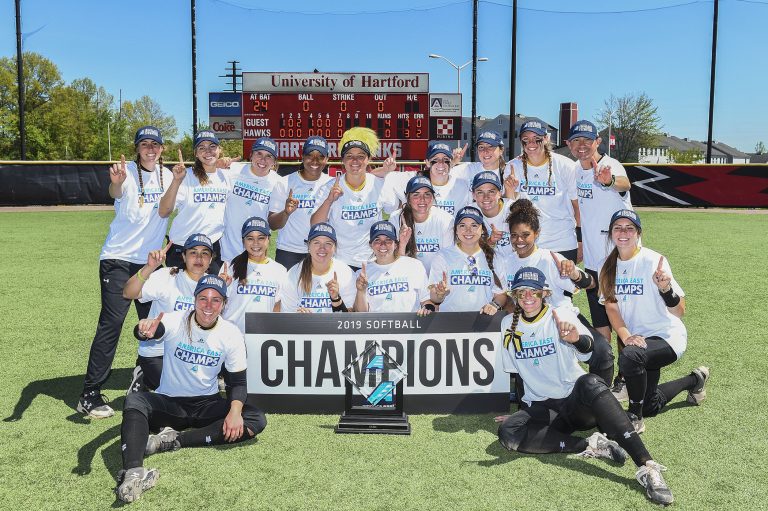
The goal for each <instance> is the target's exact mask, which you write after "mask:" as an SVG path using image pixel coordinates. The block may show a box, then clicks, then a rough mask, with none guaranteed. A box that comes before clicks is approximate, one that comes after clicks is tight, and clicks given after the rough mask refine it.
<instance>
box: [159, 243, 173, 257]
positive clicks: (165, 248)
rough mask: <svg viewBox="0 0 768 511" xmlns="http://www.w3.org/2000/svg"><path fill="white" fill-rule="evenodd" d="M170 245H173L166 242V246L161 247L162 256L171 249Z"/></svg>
mask: <svg viewBox="0 0 768 511" xmlns="http://www.w3.org/2000/svg"><path fill="white" fill-rule="evenodd" d="M171 245H173V242H172V241H170V240H168V244H167V245H166V246H165V247H163V250H162V252H163V255H165V254H167V253H168V251H169V250H170V249H171Z"/></svg>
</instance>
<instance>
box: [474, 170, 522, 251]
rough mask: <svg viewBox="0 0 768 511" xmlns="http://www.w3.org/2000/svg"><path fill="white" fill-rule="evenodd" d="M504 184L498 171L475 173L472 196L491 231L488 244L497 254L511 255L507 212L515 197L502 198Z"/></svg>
mask: <svg viewBox="0 0 768 511" xmlns="http://www.w3.org/2000/svg"><path fill="white" fill-rule="evenodd" d="M501 192H502V186H501V181H500V180H499V176H498V174H497V173H496V172H490V171H487V170H484V171H482V172H480V173H478V174H475V177H474V179H473V180H472V198H473V199H474V200H475V204H474V206H475V207H477V209H479V210H480V212H481V213H482V214H483V223H485V228H486V229H487V230H488V232H489V236H488V244H489V245H491V246H492V247H493V249H494V251H495V252H496V254H497V255H500V256H503V255H509V254H510V253H511V252H512V247H510V245H509V227H508V226H507V214H508V213H509V206H510V205H511V204H512V202H513V199H506V198H502V195H501Z"/></svg>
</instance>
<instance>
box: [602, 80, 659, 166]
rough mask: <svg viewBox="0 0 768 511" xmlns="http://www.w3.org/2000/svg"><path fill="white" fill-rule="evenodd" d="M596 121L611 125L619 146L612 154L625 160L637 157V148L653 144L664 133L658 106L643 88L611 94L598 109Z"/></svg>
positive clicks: (630, 160) (652, 145)
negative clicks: (633, 92) (642, 90)
mask: <svg viewBox="0 0 768 511" xmlns="http://www.w3.org/2000/svg"><path fill="white" fill-rule="evenodd" d="M597 123H598V125H599V127H600V129H601V130H604V129H608V126H609V125H610V126H611V132H612V134H613V135H615V136H616V148H615V149H614V150H612V151H611V156H613V157H614V158H616V159H617V160H619V161H622V162H632V161H637V159H638V149H640V148H641V147H654V146H655V145H656V144H657V139H658V137H659V135H661V118H660V117H659V116H658V114H657V107H656V106H654V104H653V100H652V99H651V98H650V97H648V95H646V94H645V93H644V92H643V93H641V94H626V95H624V96H622V97H619V98H617V97H615V96H613V95H611V97H610V98H608V99H607V100H605V102H604V104H603V109H602V110H601V111H600V112H599V113H598V116H597Z"/></svg>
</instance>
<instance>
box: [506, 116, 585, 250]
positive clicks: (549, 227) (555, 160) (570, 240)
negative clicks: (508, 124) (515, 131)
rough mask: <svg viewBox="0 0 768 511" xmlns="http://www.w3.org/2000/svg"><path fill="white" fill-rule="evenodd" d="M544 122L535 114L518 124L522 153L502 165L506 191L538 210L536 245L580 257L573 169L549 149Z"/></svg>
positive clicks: (567, 160)
mask: <svg viewBox="0 0 768 511" xmlns="http://www.w3.org/2000/svg"><path fill="white" fill-rule="evenodd" d="M546 128H547V125H546V123H544V121H542V120H541V119H537V118H535V117H532V118H529V119H527V120H526V121H525V122H524V123H523V124H522V126H520V142H521V144H522V147H523V153H522V154H521V155H520V157H518V158H515V159H514V160H512V161H511V162H509V163H508V164H507V166H506V168H505V169H504V177H505V179H507V181H506V182H508V183H509V182H512V183H513V185H512V186H508V187H507V190H506V195H507V196H508V197H512V198H519V197H523V198H526V199H529V200H530V201H531V202H533V203H534V204H535V205H536V207H537V208H538V209H539V211H541V235H540V236H539V246H540V247H541V248H546V249H549V250H554V251H556V252H558V253H560V254H561V255H562V256H563V257H565V258H566V259H569V260H571V261H575V262H577V263H578V262H580V261H581V235H580V232H581V231H580V227H579V226H580V225H581V222H580V220H579V203H578V201H577V199H578V196H577V192H576V171H575V169H574V163H573V161H571V160H570V159H569V158H567V157H565V156H563V155H561V154H557V153H555V152H552V146H551V143H550V141H549V134H548V133H547V129H546Z"/></svg>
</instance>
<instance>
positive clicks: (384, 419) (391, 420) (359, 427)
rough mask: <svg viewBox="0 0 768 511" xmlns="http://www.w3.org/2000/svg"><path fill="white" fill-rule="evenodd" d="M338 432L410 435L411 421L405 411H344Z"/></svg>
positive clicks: (337, 426) (337, 428)
mask: <svg viewBox="0 0 768 511" xmlns="http://www.w3.org/2000/svg"><path fill="white" fill-rule="evenodd" d="M335 431H336V433H368V434H382V435H410V434H411V423H410V422H408V416H407V415H406V414H404V413H399V414H396V415H378V416H377V415H372V414H356V413H346V412H345V413H343V414H342V415H341V417H340V418H339V423H338V425H336V429H335Z"/></svg>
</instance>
